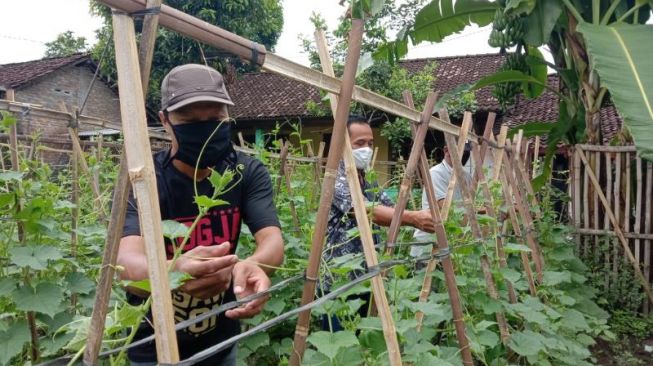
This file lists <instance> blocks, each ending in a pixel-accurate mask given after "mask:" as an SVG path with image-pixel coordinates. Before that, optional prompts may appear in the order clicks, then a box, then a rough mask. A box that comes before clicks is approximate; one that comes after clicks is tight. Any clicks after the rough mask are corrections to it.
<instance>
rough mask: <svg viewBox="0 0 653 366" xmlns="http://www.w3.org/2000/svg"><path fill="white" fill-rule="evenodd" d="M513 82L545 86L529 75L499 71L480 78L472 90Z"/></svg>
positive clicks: (513, 71)
mask: <svg viewBox="0 0 653 366" xmlns="http://www.w3.org/2000/svg"><path fill="white" fill-rule="evenodd" d="M513 81H518V82H522V83H533V84H536V85H540V86H546V82H544V83H543V82H542V81H541V80H538V79H536V78H534V77H532V76H530V75H526V74H524V73H523V72H521V71H516V70H506V71H499V72H497V73H495V74H492V75H489V76H486V77H484V78H482V79H481V80H479V81H477V82H476V83H475V84H474V85H473V86H472V89H474V90H477V89H481V88H484V87H486V86H489V85H495V84H501V83H508V82H513Z"/></svg>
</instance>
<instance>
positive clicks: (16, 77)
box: [0, 54, 89, 89]
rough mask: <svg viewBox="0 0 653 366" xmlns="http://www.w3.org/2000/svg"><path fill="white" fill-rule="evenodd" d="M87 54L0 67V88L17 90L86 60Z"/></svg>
mask: <svg viewBox="0 0 653 366" xmlns="http://www.w3.org/2000/svg"><path fill="white" fill-rule="evenodd" d="M88 57H89V56H88V54H75V55H72V56H66V57H53V58H44V59H41V60H35V61H27V62H19V63H13V64H4V65H0V86H2V87H5V88H8V89H9V88H11V89H15V88H19V87H20V86H22V85H25V84H27V83H29V82H30V81H33V80H35V79H38V78H40V77H42V76H45V75H47V74H49V73H51V72H53V71H56V70H58V69H60V68H62V67H64V66H68V65H71V64H75V63H77V62H79V61H83V60H85V59H88Z"/></svg>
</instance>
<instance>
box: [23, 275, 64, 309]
mask: <svg viewBox="0 0 653 366" xmlns="http://www.w3.org/2000/svg"><path fill="white" fill-rule="evenodd" d="M13 298H14V301H15V302H16V308H17V309H18V310H23V311H35V312H37V313H42V314H45V315H49V316H50V317H53V316H55V315H56V314H57V313H58V312H59V311H60V310H61V309H60V307H61V303H62V302H63V289H62V288H61V287H60V286H57V285H56V284H54V283H48V282H41V283H39V284H38V285H36V288H35V289H34V288H32V286H22V287H21V288H19V289H17V290H15V291H14V293H13Z"/></svg>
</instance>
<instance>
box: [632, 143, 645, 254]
mask: <svg viewBox="0 0 653 366" xmlns="http://www.w3.org/2000/svg"><path fill="white" fill-rule="evenodd" d="M635 175H636V177H635V189H636V191H635V202H634V204H635V228H634V229H635V233H641V232H642V203H643V202H642V191H643V190H644V184H643V183H642V158H641V157H640V156H639V154H635ZM640 253H641V248H640V241H639V239H635V260H636V262H637V263H638V266H639V263H641V258H640Z"/></svg>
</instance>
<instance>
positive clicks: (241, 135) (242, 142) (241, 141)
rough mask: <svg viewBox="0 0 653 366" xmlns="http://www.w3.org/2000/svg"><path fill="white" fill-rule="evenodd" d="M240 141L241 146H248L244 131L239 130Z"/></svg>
mask: <svg viewBox="0 0 653 366" xmlns="http://www.w3.org/2000/svg"><path fill="white" fill-rule="evenodd" d="M238 142H239V143H240V147H247V145H246V144H245V138H244V137H243V133H242V132H240V131H238Z"/></svg>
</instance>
